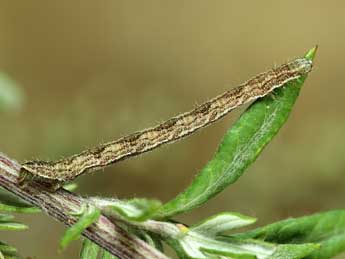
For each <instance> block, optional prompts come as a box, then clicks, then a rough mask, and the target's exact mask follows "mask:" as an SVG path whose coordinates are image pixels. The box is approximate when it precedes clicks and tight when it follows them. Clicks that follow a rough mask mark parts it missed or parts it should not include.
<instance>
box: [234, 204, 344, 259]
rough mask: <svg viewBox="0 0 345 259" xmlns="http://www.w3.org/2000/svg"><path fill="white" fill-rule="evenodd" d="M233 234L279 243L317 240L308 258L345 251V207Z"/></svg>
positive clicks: (312, 241)
mask: <svg viewBox="0 0 345 259" xmlns="http://www.w3.org/2000/svg"><path fill="white" fill-rule="evenodd" d="M236 236H238V237H241V238H255V239H263V240H265V241H268V242H274V243H279V244H302V243H319V244H321V248H320V249H319V250H317V251H315V252H313V253H312V254H311V255H310V256H308V258H313V259H316V258H322V259H325V258H331V257H333V256H335V255H337V254H339V253H341V252H343V251H345V210H335V211H329V212H322V213H318V214H314V215H311V216H305V217H301V218H296V219H295V218H291V219H287V220H283V221H279V222H277V223H273V224H270V225H267V226H264V227H261V228H258V229H255V230H252V231H249V232H247V233H243V234H238V235H236Z"/></svg>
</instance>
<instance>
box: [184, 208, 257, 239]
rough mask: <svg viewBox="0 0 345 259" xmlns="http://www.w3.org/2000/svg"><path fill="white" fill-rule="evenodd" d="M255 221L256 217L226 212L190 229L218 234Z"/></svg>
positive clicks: (207, 233) (202, 232)
mask: <svg viewBox="0 0 345 259" xmlns="http://www.w3.org/2000/svg"><path fill="white" fill-rule="evenodd" d="M255 221H256V219H255V218H251V217H248V216H244V215H241V214H239V213H231V212H224V213H220V214H217V215H215V216H212V217H210V218H208V219H206V220H204V221H203V222H201V223H199V224H196V225H194V226H192V227H190V230H192V231H194V232H197V233H200V234H206V235H208V236H216V235H217V234H220V233H223V232H225V231H228V230H232V229H235V228H240V227H244V226H248V225H250V224H253V223H254V222H255Z"/></svg>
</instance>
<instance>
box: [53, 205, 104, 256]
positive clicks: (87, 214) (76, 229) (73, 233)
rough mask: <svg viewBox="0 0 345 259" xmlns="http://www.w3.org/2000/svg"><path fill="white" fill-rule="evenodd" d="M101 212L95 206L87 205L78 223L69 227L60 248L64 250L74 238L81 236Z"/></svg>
mask: <svg viewBox="0 0 345 259" xmlns="http://www.w3.org/2000/svg"><path fill="white" fill-rule="evenodd" d="M100 215H101V212H100V210H99V209H97V208H96V207H94V206H87V209H86V210H85V211H84V213H83V214H82V215H81V217H80V218H79V220H78V221H77V223H75V224H74V225H73V226H71V227H70V228H68V229H67V230H66V232H65V234H64V235H63V237H62V239H61V241H60V249H61V250H63V249H65V248H66V247H67V245H68V244H69V243H71V242H72V241H73V240H77V239H79V238H80V235H81V233H82V232H83V231H84V230H85V229H86V228H87V227H89V226H90V225H91V224H92V223H94V222H96V221H97V219H98V218H99V216H100Z"/></svg>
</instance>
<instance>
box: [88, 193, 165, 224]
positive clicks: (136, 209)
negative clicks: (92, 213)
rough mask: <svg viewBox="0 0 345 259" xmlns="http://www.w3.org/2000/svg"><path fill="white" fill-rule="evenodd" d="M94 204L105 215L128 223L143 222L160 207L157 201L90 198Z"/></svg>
mask: <svg viewBox="0 0 345 259" xmlns="http://www.w3.org/2000/svg"><path fill="white" fill-rule="evenodd" d="M91 201H92V202H94V204H95V205H96V206H97V207H98V208H100V209H101V210H102V212H103V213H104V214H105V215H108V216H112V215H117V216H121V217H123V218H125V219H126V220H129V221H145V220H147V219H149V218H150V217H151V216H152V214H153V213H155V212H156V211H157V209H158V208H159V207H160V206H161V203H160V202H159V201H158V200H148V199H131V200H126V201H125V200H116V199H101V198H92V199H91Z"/></svg>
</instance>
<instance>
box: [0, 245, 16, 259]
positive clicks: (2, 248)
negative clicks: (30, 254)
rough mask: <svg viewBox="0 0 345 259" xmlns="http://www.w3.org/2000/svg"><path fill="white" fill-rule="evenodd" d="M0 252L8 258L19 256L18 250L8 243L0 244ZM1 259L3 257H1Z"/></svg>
mask: <svg viewBox="0 0 345 259" xmlns="http://www.w3.org/2000/svg"><path fill="white" fill-rule="evenodd" d="M0 252H1V253H2V254H3V255H4V256H6V257H5V258H7V257H8V256H16V255H17V249H16V248H15V247H13V246H10V245H8V244H6V243H3V242H0ZM0 258H1V257H0Z"/></svg>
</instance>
